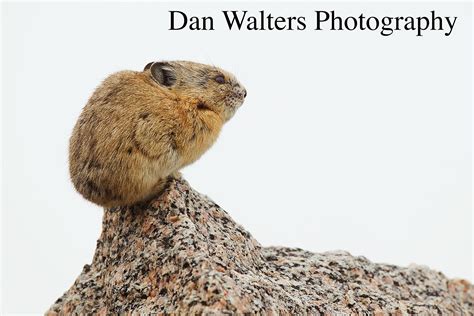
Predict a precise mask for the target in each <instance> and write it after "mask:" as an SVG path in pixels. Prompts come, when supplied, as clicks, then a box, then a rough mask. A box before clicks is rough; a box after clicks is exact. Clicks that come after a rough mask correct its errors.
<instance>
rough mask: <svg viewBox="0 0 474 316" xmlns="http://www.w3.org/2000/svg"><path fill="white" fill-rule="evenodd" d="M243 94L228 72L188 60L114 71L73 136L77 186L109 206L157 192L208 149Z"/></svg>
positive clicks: (71, 158)
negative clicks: (139, 68)
mask: <svg viewBox="0 0 474 316" xmlns="http://www.w3.org/2000/svg"><path fill="white" fill-rule="evenodd" d="M246 96H247V91H246V90H245V88H244V87H243V86H242V84H240V83H239V81H238V80H237V79H236V78H235V77H234V76H233V75H232V74H231V73H229V72H226V71H224V70H222V69H219V68H217V67H214V66H209V65H204V64H199V63H195V62H190V61H162V62H152V63H149V64H147V65H146V66H145V68H144V70H143V71H120V72H117V73H114V74H112V75H110V76H109V77H108V78H106V79H105V80H104V81H103V82H102V83H101V84H100V85H99V86H98V87H97V88H96V90H95V91H94V93H93V94H92V96H91V97H90V98H89V100H88V102H87V104H86V105H85V107H84V108H83V110H82V113H81V114H80V117H79V119H78V121H77V123H76V125H75V127H74V129H73V132H72V136H71V138H70V142H69V171H70V176H71V180H72V183H73V184H74V187H75V188H76V190H77V191H78V192H79V193H80V194H82V196H83V197H84V198H86V199H87V200H89V201H91V202H94V203H96V204H98V205H101V206H104V207H107V208H110V207H117V206H127V205H132V204H135V203H138V202H142V201H146V200H148V199H150V198H152V197H153V196H154V195H156V194H158V193H159V192H160V191H161V190H162V189H163V188H164V187H165V185H166V183H167V180H168V179H169V177H172V176H175V175H176V174H177V173H178V171H179V170H180V169H181V168H183V167H184V166H186V165H189V164H190V163H192V162H194V161H196V160H197V159H198V158H199V157H200V156H201V155H202V154H203V153H204V152H205V151H206V150H207V149H209V147H210V146H211V145H212V144H213V143H214V142H215V141H216V139H217V137H218V135H219V132H220V131H221V128H222V126H223V124H224V123H226V122H227V121H228V120H229V119H230V118H232V116H233V115H234V113H235V112H236V110H237V109H238V108H239V107H240V106H241V105H242V103H243V102H244V99H245V97H246Z"/></svg>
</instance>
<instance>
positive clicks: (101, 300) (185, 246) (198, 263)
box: [47, 179, 474, 315]
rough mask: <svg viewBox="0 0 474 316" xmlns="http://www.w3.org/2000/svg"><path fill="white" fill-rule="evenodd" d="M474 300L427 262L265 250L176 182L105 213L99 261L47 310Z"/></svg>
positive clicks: (410, 309)
mask: <svg viewBox="0 0 474 316" xmlns="http://www.w3.org/2000/svg"><path fill="white" fill-rule="evenodd" d="M473 303H474V288H473V286H472V285H471V284H469V283H468V282H466V281H460V280H458V281H454V280H448V279H446V277H444V276H443V275H442V274H441V273H438V272H435V271H432V270H429V269H427V268H424V267H419V266H410V267H407V268H402V267H397V266H393V265H386V264H375V263H372V262H370V261H368V260H367V259H365V258H363V257H353V256H351V255H350V254H349V253H347V252H327V253H321V254H316V253H310V252H307V251H304V250H301V249H294V248H282V247H268V248H266V247H262V246H261V245H260V244H259V243H258V242H257V241H256V240H255V239H253V238H252V236H251V235H250V234H249V233H248V232H247V231H246V230H245V229H244V228H242V227H241V226H240V225H238V224H236V223H235V222H234V221H233V220H232V218H230V217H229V215H228V214H227V213H226V212H225V211H224V210H223V209H221V208H220V207H219V206H218V205H217V204H215V203H214V202H212V201H211V200H210V199H209V198H207V197H206V196H204V195H201V194H200V193H197V192H196V191H194V190H193V189H192V188H191V187H190V186H189V184H188V183H187V182H186V181H185V180H183V179H178V180H172V181H171V183H170V186H169V188H168V189H167V190H166V191H165V193H163V194H162V195H161V196H160V197H159V198H157V199H155V200H154V201H152V202H150V203H149V204H147V205H142V206H136V207H134V208H122V209H118V210H113V211H111V210H106V211H105V214H104V219H103V231H102V235H101V236H100V239H99V240H98V241H97V249H96V253H95V255H94V259H93V262H92V264H91V265H85V266H84V269H83V271H82V273H81V274H80V276H79V277H78V278H77V280H76V281H75V283H74V284H73V285H72V287H71V288H70V289H69V290H68V291H67V292H66V293H65V294H64V295H63V296H62V297H61V298H59V299H58V300H57V301H56V302H55V303H54V304H53V306H51V308H50V310H49V311H48V312H47V314H49V315H55V314H57V313H59V314H84V315H85V314H100V315H106V314H107V315H108V314H110V315H114V314H117V313H124V312H125V313H133V314H145V315H148V314H152V313H158V314H169V313H173V314H199V313H204V314H218V315H220V314H244V313H251V314H270V315H276V314H292V315H293V314H300V315H301V314H311V315H318V314H336V313H340V314H348V313H361V312H363V313H367V312H368V313H370V314H379V313H380V314H382V312H384V313H387V312H390V313H394V314H451V315H454V314H455V315H460V314H472V313H473V310H474V307H473Z"/></svg>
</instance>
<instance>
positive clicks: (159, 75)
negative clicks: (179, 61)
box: [145, 62, 176, 87]
mask: <svg viewBox="0 0 474 316" xmlns="http://www.w3.org/2000/svg"><path fill="white" fill-rule="evenodd" d="M147 67H148V65H147ZM149 68H150V72H151V77H152V78H153V79H154V80H155V81H156V82H158V83H159V84H161V85H163V86H166V87H171V86H172V85H173V84H174V83H175V82H176V75H175V72H174V69H173V66H171V65H170V64H169V63H167V62H156V63H152V64H151V65H150V67H149ZM145 69H147V68H146V67H145Z"/></svg>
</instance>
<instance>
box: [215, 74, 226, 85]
mask: <svg viewBox="0 0 474 316" xmlns="http://www.w3.org/2000/svg"><path fill="white" fill-rule="evenodd" d="M214 80H216V82H217V83H218V84H223V83H225V78H224V76H223V75H218V76H216V77H215V78H214Z"/></svg>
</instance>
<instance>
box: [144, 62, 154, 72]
mask: <svg viewBox="0 0 474 316" xmlns="http://www.w3.org/2000/svg"><path fill="white" fill-rule="evenodd" d="M153 63H154V61H152V62H150V63H148V64H146V66H145V68H143V71H145V70H147V69H150V67H151V65H153Z"/></svg>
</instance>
